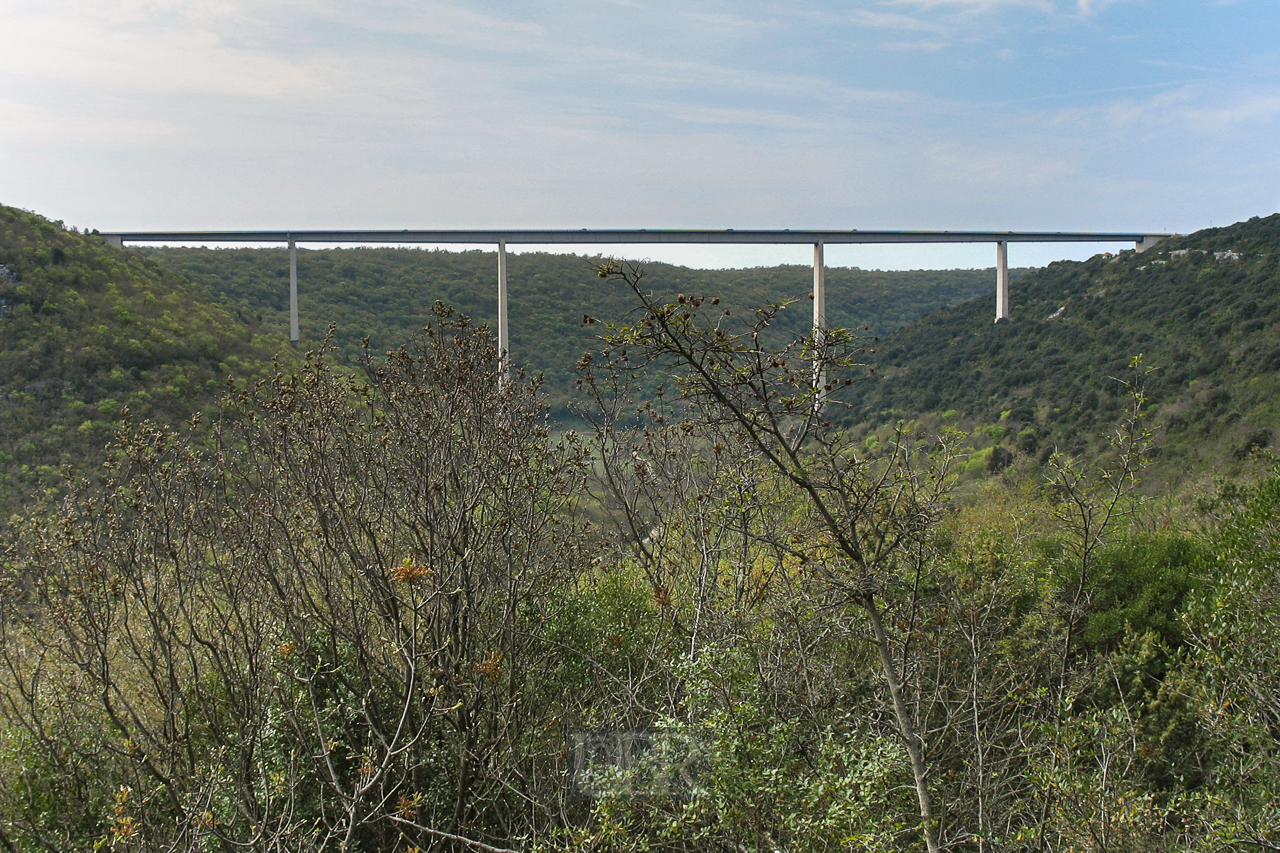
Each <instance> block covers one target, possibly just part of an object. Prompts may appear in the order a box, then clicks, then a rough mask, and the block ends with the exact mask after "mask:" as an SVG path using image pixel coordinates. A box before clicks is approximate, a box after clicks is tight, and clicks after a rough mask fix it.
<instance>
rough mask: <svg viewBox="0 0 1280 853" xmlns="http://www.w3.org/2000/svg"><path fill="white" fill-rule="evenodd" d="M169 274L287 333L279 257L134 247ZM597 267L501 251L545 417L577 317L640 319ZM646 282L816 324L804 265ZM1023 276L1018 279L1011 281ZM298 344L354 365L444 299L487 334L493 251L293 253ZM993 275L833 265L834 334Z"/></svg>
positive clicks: (790, 325)
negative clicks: (777, 307)
mask: <svg viewBox="0 0 1280 853" xmlns="http://www.w3.org/2000/svg"><path fill="white" fill-rule="evenodd" d="M131 251H134V252H138V253H139V254H141V255H142V256H143V257H147V258H151V259H153V260H155V261H156V262H157V263H159V264H161V265H162V266H163V267H164V268H165V269H168V270H171V271H173V272H176V273H179V274H181V275H183V276H185V277H187V278H189V279H190V280H192V281H193V282H196V283H198V284H202V285H204V286H205V287H206V288H208V290H209V291H210V292H211V293H214V294H216V295H218V296H221V297H224V298H226V299H228V300H229V301H231V302H233V303H235V304H237V305H239V306H241V307H243V308H244V309H246V310H247V311H250V312H253V313H254V314H256V315H259V316H261V318H262V320H263V322H264V324H265V325H266V326H267V327H268V328H271V329H273V330H276V332H277V334H279V335H281V336H282V337H285V336H287V334H288V310H289V302H288V299H289V278H288V269H289V266H288V253H287V252H286V250H284V249H183V248H137V249H131ZM599 261H600V258H585V257H578V256H574V255H556V254H543V253H529V254H520V255H514V254H513V255H509V256H508V262H507V263H508V265H507V278H508V290H509V316H510V318H511V351H512V357H513V359H514V361H515V363H516V364H517V365H519V366H522V367H525V368H526V369H528V370H531V371H533V372H540V373H542V374H544V375H545V377H546V386H545V387H546V391H547V393H548V395H549V398H550V401H551V405H552V407H553V410H554V411H555V412H556V413H557V414H558V415H564V414H566V413H567V409H568V404H569V402H570V400H571V399H573V397H574V382H575V380H576V378H577V377H576V374H575V372H574V369H573V368H574V365H575V364H576V362H577V360H578V358H579V357H581V355H582V354H583V353H584V352H586V351H588V350H590V349H592V348H593V347H594V345H595V338H596V335H597V334H598V330H597V329H592V328H584V327H583V324H582V319H583V316H584V315H591V316H593V317H599V318H601V319H602V320H606V321H613V320H621V319H623V318H625V317H626V316H627V315H628V314H629V313H631V312H633V311H634V310H635V300H634V298H633V296H632V294H631V293H630V292H629V291H626V290H624V289H623V288H621V287H619V286H618V285H617V284H616V283H614V282H609V281H604V280H602V279H600V278H599V277H598V276H597V275H596V265H597V264H598V263H599ZM645 270H646V284H647V286H648V287H651V288H653V289H655V290H656V291H657V292H660V293H669V294H672V295H674V294H676V293H677V292H680V291H687V292H699V293H714V294H716V295H718V296H719V297H720V298H722V299H723V300H724V303H725V305H726V306H728V307H730V308H731V309H733V310H738V311H745V310H746V309H748V308H751V307H754V306H757V305H765V304H768V303H771V302H776V301H778V300H783V299H790V298H797V297H798V298H800V299H801V300H805V305H804V306H797V307H796V309H795V310H792V311H788V312H785V313H784V314H783V315H781V316H780V317H779V318H778V327H779V331H782V332H784V333H786V334H790V333H794V332H797V331H802V330H803V329H805V328H806V327H807V325H808V324H809V323H810V322H812V321H811V316H812V315H811V312H810V310H809V309H808V307H807V306H808V304H809V303H808V302H807V297H808V294H809V292H810V291H811V290H812V289H813V278H812V277H813V272H812V269H811V268H809V267H803V266H781V267H767V268H757V269H742V270H693V269H688V268H685V267H675V266H671V265H668V264H658V263H653V264H646V265H645ZM1021 273H1022V271H1016V273H1015V277H1016V275H1020V274H1021ZM298 278H299V288H298V289H299V297H298V302H299V309H300V310H299V313H300V315H301V325H302V337H303V340H304V342H309V344H308V345H314V344H315V342H317V341H319V340H320V339H321V338H323V337H324V335H325V334H326V332H327V330H328V327H329V325H330V324H334V325H335V326H336V329H335V338H334V340H335V343H336V344H337V346H338V348H339V350H340V351H341V352H343V354H344V355H346V356H347V357H348V358H359V357H361V349H360V344H361V340H362V339H363V338H365V337H366V336H367V337H368V338H369V339H370V343H371V346H372V348H373V351H374V352H375V353H381V352H385V351H386V350H388V349H391V348H393V347H395V346H398V345H399V344H400V343H402V342H404V341H406V340H408V339H409V338H411V337H412V336H413V335H415V334H416V333H418V332H420V331H421V330H422V327H423V326H425V325H426V324H427V323H428V322H429V321H430V319H431V316H432V314H431V308H432V305H433V304H434V303H435V301H436V300H441V301H443V302H445V303H447V304H448V305H450V306H451V307H453V308H455V309H457V310H458V311H461V312H463V313H464V314H467V315H468V316H470V317H472V318H473V319H475V320H476V321H477V322H484V323H489V324H490V325H491V326H492V324H493V323H494V322H495V318H496V316H497V292H496V279H497V267H496V261H495V255H494V253H493V252H487V251H468V252H445V251H420V250H417V249H392V248H379V249H367V248H357V249H324V250H314V251H312V250H306V249H300V250H299V251H298ZM994 281H995V274H994V272H993V271H992V270H945V271H932V270H923V271H915V272H872V271H865V270H858V269H845V268H833V269H831V270H829V271H828V287H829V289H830V295H829V297H828V303H829V312H830V318H831V322H832V323H833V324H834V325H848V326H858V327H861V326H869V327H870V332H869V333H870V334H885V333H887V332H889V331H891V330H893V329H895V328H897V327H898V326H900V325H902V324H903V323H907V322H910V321H912V320H915V319H917V318H918V317H921V316H923V315H925V314H928V313H929V312H931V311H934V310H936V309H938V308H940V307H942V306H945V305H953V304H956V303H958V302H962V301H964V300H966V299H968V298H970V297H972V296H974V295H975V294H979V293H990V292H991V291H993V289H994V286H995V284H994Z"/></svg>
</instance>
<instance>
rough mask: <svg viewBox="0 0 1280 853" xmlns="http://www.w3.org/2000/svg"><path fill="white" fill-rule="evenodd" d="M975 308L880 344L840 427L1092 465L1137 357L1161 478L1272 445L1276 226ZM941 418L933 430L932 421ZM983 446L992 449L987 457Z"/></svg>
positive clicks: (1169, 246) (1018, 290)
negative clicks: (994, 310)
mask: <svg viewBox="0 0 1280 853" xmlns="http://www.w3.org/2000/svg"><path fill="white" fill-rule="evenodd" d="M1011 304H1012V307H1011V312H1010V313H1011V317H1010V318H1009V320H1007V321H1002V322H1000V323H998V324H996V325H995V326H994V327H993V325H992V322H991V304H990V300H989V299H981V298H979V299H975V300H972V301H970V302H967V303H964V304H962V305H958V306H955V307H952V308H947V309H944V310H941V311H938V312H937V313H935V314H932V315H930V316H928V317H925V318H923V319H921V320H919V321H917V322H915V323H913V324H911V325H909V326H907V327H904V328H903V329H901V330H899V331H898V332H896V333H895V334H893V335H890V336H889V337H888V338H887V339H885V340H884V341H882V343H881V345H880V347H879V352H878V354H877V359H876V361H877V365H878V368H879V370H878V372H879V373H880V378H879V379H877V380H876V381H873V382H866V383H863V384H861V385H860V386H858V389H857V393H856V394H855V396H854V397H853V398H852V400H853V405H852V408H851V410H850V411H849V412H848V413H847V417H848V419H849V421H850V422H853V423H861V424H871V425H875V424H884V423H888V422H892V421H895V420H897V419H900V418H916V417H920V416H921V415H923V414H926V413H928V414H929V417H928V418H927V420H928V422H929V423H931V424H934V425H937V424H939V423H941V422H944V421H945V422H949V423H951V424H952V425H960V426H964V427H967V428H968V429H970V430H974V431H976V432H977V433H978V434H977V435H976V436H975V447H977V448H980V449H984V451H985V452H986V453H988V454H990V453H992V452H994V453H995V455H996V460H997V462H999V461H1000V460H1001V459H1003V460H1005V461H1008V460H1010V459H1011V458H1012V454H1013V453H1015V452H1021V453H1024V454H1028V455H1030V456H1031V457H1032V458H1033V459H1036V460H1038V461H1039V462H1041V463H1043V462H1044V461H1045V460H1046V459H1047V458H1048V455H1049V454H1050V453H1051V452H1053V450H1054V449H1055V448H1056V449H1061V450H1066V451H1071V452H1075V453H1097V452H1100V450H1101V445H1100V443H1099V442H1100V440H1101V436H1102V434H1103V433H1104V432H1106V431H1107V427H1108V425H1109V424H1112V423H1114V422H1115V420H1116V419H1117V417H1118V416H1119V415H1120V413H1121V412H1122V410H1123V408H1124V406H1125V399H1126V398H1125V392H1124V388H1123V386H1122V385H1121V383H1120V382H1118V381H1116V380H1118V379H1123V378H1124V376H1125V375H1126V372H1127V371H1126V368H1127V364H1128V362H1129V359H1130V357H1131V356H1134V355H1137V354H1142V355H1143V356H1144V361H1145V364H1146V366H1147V367H1149V368H1152V369H1153V371H1154V372H1153V373H1152V374H1151V375H1150V376H1149V377H1148V379H1147V381H1146V391H1147V395H1148V397H1149V402H1150V406H1151V412H1152V425H1153V426H1154V427H1155V428H1157V429H1159V430H1160V432H1161V442H1160V452H1161V453H1162V454H1163V456H1162V458H1161V459H1160V460H1159V461H1160V466H1161V468H1162V469H1163V470H1164V471H1166V472H1170V473H1171V472H1173V471H1175V470H1179V469H1181V470H1182V471H1184V472H1185V471H1186V470H1188V469H1189V470H1192V471H1203V470H1206V469H1207V468H1210V467H1213V466H1217V465H1222V464H1226V463H1230V462H1232V461H1233V460H1237V459H1239V458H1241V457H1243V456H1245V455H1247V454H1248V452H1249V451H1250V450H1251V449H1253V448H1255V447H1265V446H1267V445H1269V444H1270V443H1271V442H1272V439H1273V430H1274V429H1275V426H1276V423H1277V418H1278V416H1280V407H1278V404H1277V400H1280V373H1278V372H1277V371H1280V215H1275V216H1270V217H1267V218H1265V219H1260V218H1255V219H1251V220H1249V221H1248V222H1244V223H1240V224H1237V225H1233V226H1230V227H1227V228H1217V229H1212V230H1208V231H1202V232H1198V233H1196V234H1193V235H1190V236H1187V237H1180V238H1176V239H1171V240H1169V241H1167V242H1165V243H1162V244H1160V245H1159V246H1158V247H1157V248H1156V249H1154V250H1152V251H1148V252H1146V253H1144V254H1137V253H1134V252H1123V253H1121V254H1119V255H1118V256H1107V255H1098V256H1096V257H1094V258H1092V259H1090V260H1088V261H1085V262H1082V263H1080V262H1065V261H1064V262H1060V263H1055V264H1051V265H1050V266H1049V267H1048V268H1046V269H1043V270H1037V271H1035V272H1033V273H1032V274H1030V275H1028V276H1027V277H1025V278H1024V279H1022V280H1021V281H1020V282H1018V283H1017V284H1016V285H1014V287H1013V288H1012V297H1011ZM944 415H945V416H946V417H943V416H944ZM995 448H999V450H996V449H995Z"/></svg>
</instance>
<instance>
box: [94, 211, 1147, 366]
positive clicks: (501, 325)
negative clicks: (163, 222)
mask: <svg viewBox="0 0 1280 853" xmlns="http://www.w3.org/2000/svg"><path fill="white" fill-rule="evenodd" d="M102 236H103V237H104V238H106V240H107V242H108V243H111V244H113V245H116V246H123V245H124V244H125V243H284V244H286V245H288V247H289V339H290V341H292V342H293V343H295V344H296V343H297V342H298V341H299V339H300V334H299V330H298V249H297V244H298V243H355V244H357V245H368V244H370V243H393V244H404V243H431V244H453V243H458V244H477V243H478V244H486V245H491V246H492V245H496V246H497V247H498V352H499V353H501V354H502V357H503V358H505V357H506V354H507V352H508V328H509V327H508V320H507V246H508V245H521V244H526V245H530V244H532V245H543V244H563V245H576V246H595V245H602V244H613V245H631V244H641V243H701V244H741V243H754V244H766V245H787V244H805V245H812V246H813V327H814V330H815V331H816V330H819V329H822V328H824V327H825V326H826V325H827V288H826V274H825V269H826V268H825V265H824V262H823V256H822V248H823V246H825V245H828V244H831V245H837V244H850V243H994V244H995V246H996V322H999V321H1000V320H1002V319H1004V318H1006V317H1008V316H1009V261H1008V247H1009V244H1010V243H1133V244H1134V245H1135V247H1136V249H1137V251H1139V252H1142V251H1145V250H1146V249H1149V248H1151V247H1152V246H1154V245H1155V244H1156V243H1158V242H1160V241H1161V240H1163V239H1164V238H1165V237H1167V236H1168V235H1167V234H1141V233H1115V232H1080V231H1075V232H1063V231H856V230H855V231H790V230H783V231H766V230H744V231H736V230H734V229H732V228H730V229H727V230H697V229H687V230H686V229H656V230H655V229H645V228H641V229H620V230H592V229H587V228H583V229H582V230H580V231H572V230H525V231H492V230H471V231H467V230H456V231H420V230H404V231H118V232H114V233H104V234H102Z"/></svg>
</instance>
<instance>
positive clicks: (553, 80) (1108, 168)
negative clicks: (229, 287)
mask: <svg viewBox="0 0 1280 853" xmlns="http://www.w3.org/2000/svg"><path fill="white" fill-rule="evenodd" d="M0 24H2V26H0V33H2V34H3V49H0V119H2V121H3V132H0V202H2V203H5V204H11V205H16V206H19V207H24V208H27V209H30V210H35V211H37V212H39V213H42V214H45V215H49V216H52V217H54V218H58V219H63V220H65V221H66V222H67V223H68V224H74V225H77V226H81V227H92V228H98V229H100V230H104V231H109V230H115V229H146V228H193V229H194V228H198V229H218V228H454V227H457V228H464V227H490V228H521V227H542V228H561V227H563V228H583V227H601V228H604V227H643V228H662V227H666V228H678V227H709V228H753V227H754V228H775V227H776V228H861V229H895V228H902V229H997V230H1054V231H1058V230H1116V231H1129V230H1141V231H1174V232H1180V233H1185V232H1188V231H1193V230H1196V229H1199V228H1203V227H1207V226H1209V225H1224V224H1227V223H1229V222H1233V221H1236V220H1240V219H1245V218H1248V217H1250V216H1256V215H1267V214H1270V213H1273V212H1275V211H1276V210H1277V209H1278V208H1280V4H1277V3H1276V2H1275V0H1166V1H1165V2H1156V0H849V2H843V3H835V2H820V1H819V0H793V2H788V3H771V2H755V0H737V2H708V0H532V2H505V0H495V2H488V3H480V2H466V0H449V1H448V2H434V0H368V1H367V2H337V0H311V1H310V2H295V0H113V2H110V3H106V2H101V0H0ZM1097 248H1100V247H1071V246H1061V245H1058V246H1035V247H1032V246H1014V247H1012V248H1011V251H1010V262H1011V263H1012V264H1014V265H1022V264H1034V263H1045V262H1047V261H1049V260H1052V259H1055V258H1058V257H1079V256H1085V255H1087V254H1089V253H1090V252H1092V251H1094V250H1096V249H1097ZM1111 248H1114V247H1111ZM806 252H807V250H805V249H804V247H793V248H781V249H777V250H774V249H768V248H764V249H750V250H744V249H742V248H725V247H721V248H699V247H683V248H681V247H673V248H670V249H664V250H663V253H661V254H660V253H659V252H658V251H656V250H654V249H653V248H648V249H643V250H636V253H638V254H648V255H652V256H654V257H660V258H663V259H669V260H675V261H678V262H685V263H691V264H705V265H714V266H739V265H753V264H758V263H772V262H775V261H794V262H797V263H805V262H807V259H808V258H807V255H806ZM993 254H994V253H993V252H992V250H991V248H990V247H989V246H980V247H929V248H920V247H914V248H902V247H894V248H876V247H849V248H837V247H832V248H830V249H829V250H828V261H829V263H831V264H833V265H835V264H852V265H858V266H863V267H884V268H891V267H908V268H909V267H921V266H953V265H956V266H989V265H991V263H993V260H992V258H991V257H988V256H989V255H993Z"/></svg>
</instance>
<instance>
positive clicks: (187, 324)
mask: <svg viewBox="0 0 1280 853" xmlns="http://www.w3.org/2000/svg"><path fill="white" fill-rule="evenodd" d="M282 343H283V342H282V341H281V340H280V339H279V337H278V336H276V335H274V334H273V333H271V332H266V331H264V329H263V328H262V326H261V325H260V324H259V323H258V321H257V320H256V319H255V318H254V317H253V316H252V314H251V313H250V312H247V311H244V310H243V309H241V308H237V307H236V306H234V305H231V304H229V303H226V302H223V301H220V300H218V299H215V298H214V297H211V296H210V295H209V294H208V292H207V291H206V290H205V289H204V288H202V287H199V286H195V285H192V284H191V283H190V282H188V281H186V280H185V279H183V278H182V277H180V276H177V275H174V274H173V273H170V272H167V271H165V270H163V269H161V268H160V267H159V266H157V265H156V264H155V263H154V262H153V261H149V260H147V259H146V258H143V257H140V256H138V255H137V254H136V253H133V252H126V251H123V250H121V249H116V248H112V247H110V246H107V245H106V244H105V243H104V241H103V240H102V238H100V237H97V236H94V235H91V234H81V233H77V232H75V231H74V230H68V229H66V228H64V227H63V226H62V224H61V223H57V222H50V221H49V220H47V219H44V218H43V217H40V216H37V215H36V214H33V213H27V212H25V211H21V210H16V209H14V208H11V207H3V206H0V527H3V522H4V519H7V518H8V516H9V514H10V512H12V511H14V510H16V509H18V508H19V507H20V506H22V505H23V504H26V503H27V502H29V501H30V500H31V496H32V492H33V490H36V491H38V490H41V489H49V488H57V487H58V486H59V484H60V483H61V476H60V475H59V469H60V467H61V466H63V465H70V466H73V467H75V468H76V469H78V470H80V471H81V472H92V471H94V470H96V469H97V468H99V467H100V466H101V463H102V461H103V459H104V457H103V448H104V446H105V445H106V443H107V442H108V441H109V440H110V439H111V437H112V435H113V434H114V433H115V431H116V429H118V428H119V426H120V424H121V422H122V418H123V417H124V412H125V410H126V409H128V411H129V412H130V414H131V415H132V417H134V418H135V419H143V418H151V419H155V420H158V421H163V422H169V423H176V422H181V421H185V420H187V419H188V418H190V417H191V415H192V414H193V413H194V412H196V411H201V410H204V409H207V408H209V407H211V406H212V405H213V403H214V401H215V400H216V399H217V398H218V396H219V395H220V394H221V393H222V392H223V391H225V390H226V379H227V377H228V376H229V375H233V374H234V375H236V376H239V377H241V378H252V377H254V376H258V375H261V374H263V372H264V371H265V370H266V369H267V367H268V365H269V364H270V360H271V357H272V355H273V354H274V353H275V352H276V351H278V350H280V349H281V347H282ZM284 348H285V349H288V347H287V344H285V345H284ZM286 357H287V358H292V353H288V354H287V355H286Z"/></svg>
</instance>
